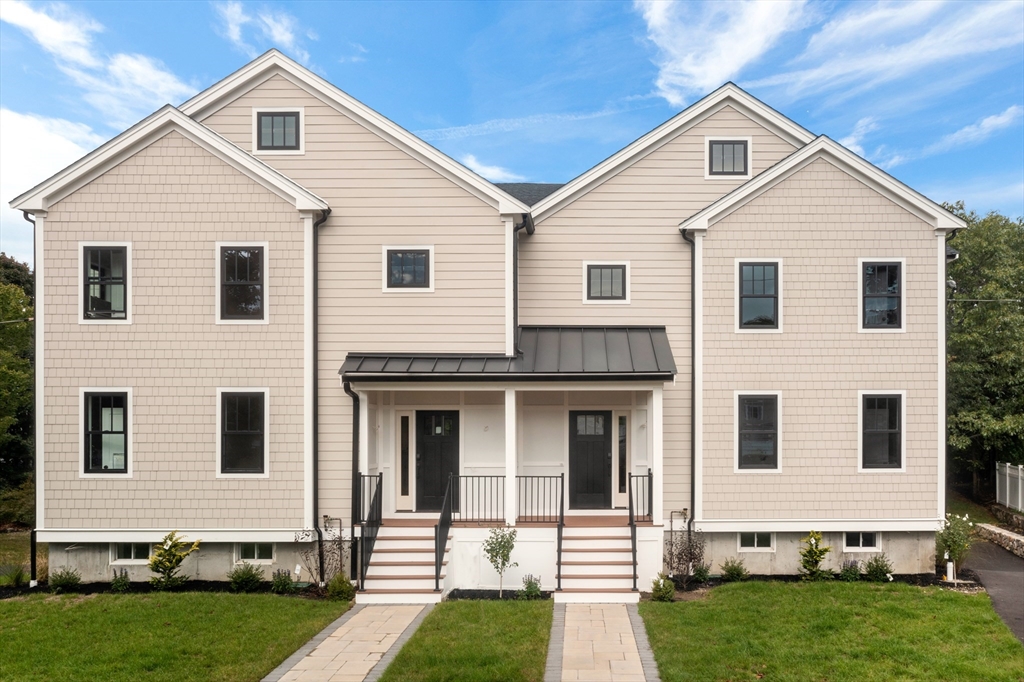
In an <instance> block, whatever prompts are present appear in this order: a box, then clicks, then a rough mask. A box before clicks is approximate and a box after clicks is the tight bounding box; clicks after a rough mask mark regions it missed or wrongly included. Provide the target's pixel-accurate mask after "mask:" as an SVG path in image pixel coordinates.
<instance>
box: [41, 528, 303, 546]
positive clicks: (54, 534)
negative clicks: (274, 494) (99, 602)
mask: <svg viewBox="0 0 1024 682" xmlns="http://www.w3.org/2000/svg"><path fill="white" fill-rule="evenodd" d="M37 530H38V531H39V534H38V537H37V540H38V541H39V542H61V543H64V542H67V543H72V542H81V543H104V542H148V543H150V544H156V543H159V542H161V541H162V540H163V539H164V537H165V536H166V535H167V534H168V533H169V532H171V530H173V528H170V527H168V528H133V529H121V528H58V529H53V528H51V529H49V530H43V529H37ZM308 532H309V530H308V529H303V528H257V529H253V528H179V529H178V535H179V537H182V538H189V539H198V540H202V541H203V542H204V543H213V542H239V541H245V542H295V541H296V540H295V536H296V534H298V533H308ZM313 537H314V538H315V537H316V536H315V534H314V535H313ZM310 541H312V540H310Z"/></svg>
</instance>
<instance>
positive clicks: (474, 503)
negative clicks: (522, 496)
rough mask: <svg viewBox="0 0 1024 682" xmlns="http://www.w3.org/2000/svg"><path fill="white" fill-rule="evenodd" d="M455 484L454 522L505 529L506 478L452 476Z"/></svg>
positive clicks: (453, 499)
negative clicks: (494, 525)
mask: <svg viewBox="0 0 1024 682" xmlns="http://www.w3.org/2000/svg"><path fill="white" fill-rule="evenodd" d="M452 480H453V488H452V521H454V522H457V523H480V524H495V523H500V524H502V525H504V523H505V477H504V476H456V475H452Z"/></svg>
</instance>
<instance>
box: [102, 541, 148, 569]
mask: <svg viewBox="0 0 1024 682" xmlns="http://www.w3.org/2000/svg"><path fill="white" fill-rule="evenodd" d="M119 544H122V543H118V542H111V543H110V557H109V560H108V562H107V563H109V564H110V565H111V566H146V565H148V564H149V557H150V556H152V554H153V545H152V543H148V542H147V543H145V544H147V545H149V549H148V550H147V551H148V552H149V553H148V554H147V555H146V558H145V559H118V558H117V545H119ZM123 544H128V543H123ZM131 544H133V545H137V544H138V545H141V544H143V543H141V542H133V543H131ZM134 553H135V548H134V547H133V548H132V554H134Z"/></svg>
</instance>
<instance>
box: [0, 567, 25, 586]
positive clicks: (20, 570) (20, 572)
mask: <svg viewBox="0 0 1024 682" xmlns="http://www.w3.org/2000/svg"><path fill="white" fill-rule="evenodd" d="M28 579H29V575H28V571H26V570H25V567H24V566H22V565H21V564H11V565H10V566H0V585H5V586H7V587H24V586H25V585H28Z"/></svg>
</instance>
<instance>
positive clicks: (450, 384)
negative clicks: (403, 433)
mask: <svg viewBox="0 0 1024 682" xmlns="http://www.w3.org/2000/svg"><path fill="white" fill-rule="evenodd" d="M338 381H339V385H341V384H342V383H344V380H343V379H342V378H341V376H340V375H339V376H338ZM350 382H351V383H353V384H355V383H357V382H352V381H351V380H350ZM358 384H359V390H360V391H362V392H368V391H503V390H505V389H506V388H515V389H517V390H520V391H584V392H587V391H650V390H653V389H654V387H656V386H664V385H665V382H664V381H575V382H570V381H558V380H553V381H550V382H541V381H488V382H479V381H426V382H424V381H419V382H417V381H410V382H408V383H406V382H400V381H379V382H374V381H366V382H358ZM401 407H403V408H404V407H405V406H404V405H403V406H401ZM416 407H419V406H418V405H417V406H416ZM455 407H458V405H456V406H455ZM530 407H544V406H530ZM589 407H592V406H591V405H587V408H589ZM615 407H616V408H618V407H621V405H616V406H615ZM437 409H448V408H440V407H439V408H437ZM452 409H454V408H452ZM524 409H526V408H524Z"/></svg>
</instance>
